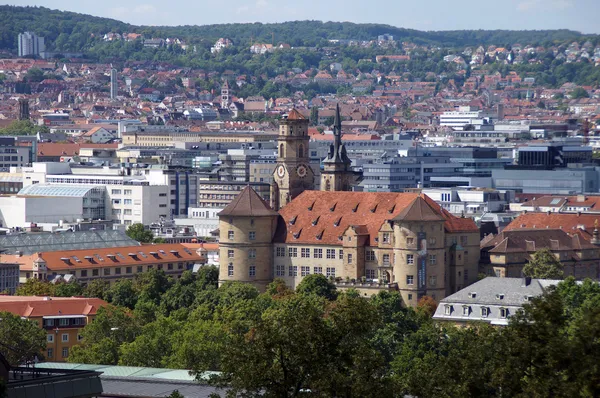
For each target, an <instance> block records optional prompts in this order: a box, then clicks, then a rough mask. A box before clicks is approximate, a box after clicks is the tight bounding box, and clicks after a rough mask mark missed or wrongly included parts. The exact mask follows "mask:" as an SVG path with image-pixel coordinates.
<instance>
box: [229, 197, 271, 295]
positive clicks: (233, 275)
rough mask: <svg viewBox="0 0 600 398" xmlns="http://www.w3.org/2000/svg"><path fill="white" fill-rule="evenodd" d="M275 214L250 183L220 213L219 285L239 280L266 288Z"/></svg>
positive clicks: (268, 281)
mask: <svg viewBox="0 0 600 398" xmlns="http://www.w3.org/2000/svg"><path fill="white" fill-rule="evenodd" d="M277 217H278V214H277V212H275V211H273V210H272V209H271V208H270V207H269V205H268V204H267V203H265V201H264V200H263V199H262V198H261V197H260V196H259V195H258V194H257V193H256V192H255V191H254V190H253V189H252V188H250V187H249V186H247V187H246V188H244V189H243V190H242V191H241V192H240V193H239V194H238V195H237V196H236V197H235V199H233V200H232V201H231V203H229V205H227V207H225V209H223V210H222V211H221V212H220V213H219V235H220V236H219V258H220V261H219V263H220V265H219V285H222V284H223V283H224V282H227V281H239V282H247V283H251V284H253V285H254V286H256V287H257V288H258V289H259V290H261V291H264V290H265V288H266V286H267V285H268V284H269V283H270V282H271V281H272V280H273V246H272V239H273V236H274V234H275V228H276V226H277Z"/></svg>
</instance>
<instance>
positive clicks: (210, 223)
mask: <svg viewBox="0 0 600 398" xmlns="http://www.w3.org/2000/svg"><path fill="white" fill-rule="evenodd" d="M221 210H223V208H220V207H190V208H189V209H188V217H187V218H179V219H176V220H175V225H178V226H187V227H192V228H194V232H196V236H200V237H208V236H211V232H213V231H215V230H217V229H218V228H219V216H218V214H219V212H220V211H221Z"/></svg>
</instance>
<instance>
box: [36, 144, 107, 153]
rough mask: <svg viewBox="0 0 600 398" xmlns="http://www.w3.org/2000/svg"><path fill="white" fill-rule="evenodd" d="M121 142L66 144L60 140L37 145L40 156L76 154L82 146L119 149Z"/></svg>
mask: <svg viewBox="0 0 600 398" xmlns="http://www.w3.org/2000/svg"><path fill="white" fill-rule="evenodd" d="M118 147H119V144H90V143H80V144H72V143H69V144H64V143H60V142H41V143H39V144H38V147H37V154H38V156H76V155H79V151H80V150H81V148H98V149H117V148H118Z"/></svg>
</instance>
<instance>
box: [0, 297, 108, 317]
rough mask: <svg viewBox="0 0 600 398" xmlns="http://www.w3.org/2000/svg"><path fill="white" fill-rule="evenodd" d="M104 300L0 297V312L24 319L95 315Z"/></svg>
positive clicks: (104, 303)
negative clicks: (6, 312)
mask: <svg viewBox="0 0 600 398" xmlns="http://www.w3.org/2000/svg"><path fill="white" fill-rule="evenodd" d="M105 305H108V303H107V302H106V301H104V300H101V299H98V298H86V297H41V296H0V311H8V312H10V313H13V314H15V315H19V316H22V317H25V318H29V317H42V316H61V315H65V316H72V315H81V316H89V315H96V312H97V311H98V308H100V307H103V306H105Z"/></svg>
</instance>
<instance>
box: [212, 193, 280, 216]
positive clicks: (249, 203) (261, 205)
mask: <svg viewBox="0 0 600 398" xmlns="http://www.w3.org/2000/svg"><path fill="white" fill-rule="evenodd" d="M276 215H277V212H276V211H274V210H273V209H271V207H270V206H269V205H268V204H267V203H266V202H265V201H264V200H263V199H262V198H261V197H260V196H259V195H258V194H257V193H256V191H255V190H254V189H252V188H251V187H250V186H249V185H248V186H246V187H245V188H244V189H242V190H241V191H240V193H239V194H238V195H237V196H236V197H235V198H234V199H233V200H232V201H231V202H230V203H229V204H228V205H227V207H225V208H224V209H223V210H222V211H221V212H220V213H219V217H221V216H248V217H266V216H276Z"/></svg>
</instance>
